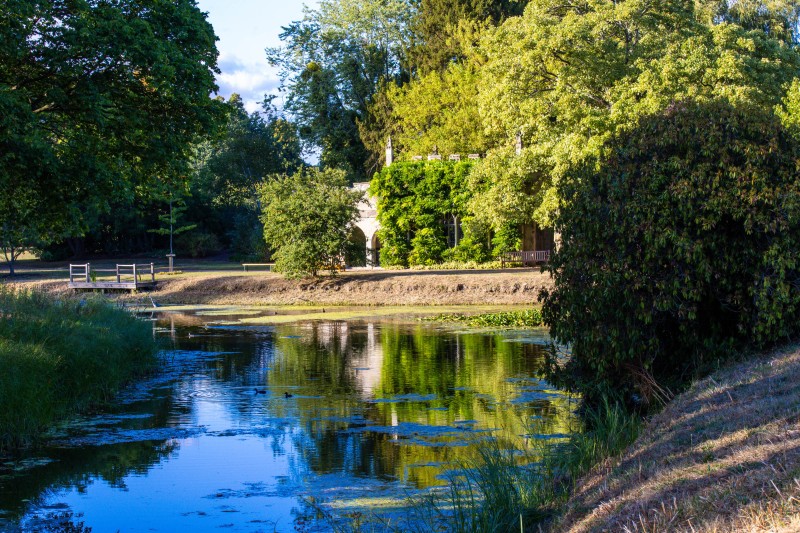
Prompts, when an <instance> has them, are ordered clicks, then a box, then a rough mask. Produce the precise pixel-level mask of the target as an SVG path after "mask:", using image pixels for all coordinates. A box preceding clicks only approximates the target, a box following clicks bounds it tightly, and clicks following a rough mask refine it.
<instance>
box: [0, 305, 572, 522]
mask: <svg viewBox="0 0 800 533" xmlns="http://www.w3.org/2000/svg"><path fill="white" fill-rule="evenodd" d="M239 318H240V317H236V316H220V314H219V313H206V314H204V313H198V312H194V313H174V312H173V313H166V312H165V313H161V314H160V315H158V316H157V317H154V318H153V320H154V322H153V324H154V333H155V334H156V335H157V336H159V337H162V338H164V340H165V343H166V345H167V346H168V347H169V349H167V350H165V352H164V354H163V363H162V365H161V368H160V370H159V371H158V373H157V374H155V375H154V376H151V377H150V378H148V379H147V380H145V381H142V382H139V383H137V384H136V385H134V386H132V387H130V388H128V389H126V390H125V391H124V392H123V393H122V394H120V396H119V398H118V399H117V401H116V402H115V404H114V406H112V407H111V408H108V409H105V410H104V411H103V412H101V413H94V414H91V415H86V416H83V417H80V418H78V419H75V420H71V421H69V422H68V423H66V424H63V425H62V426H60V427H59V428H57V429H56V430H55V431H53V432H52V434H51V435H50V436H49V437H48V443H47V445H46V446H45V447H44V448H43V449H40V450H38V451H37V452H36V453H35V454H34V455H32V456H29V457H25V458H23V459H22V460H19V461H15V462H9V463H6V464H4V465H0V530H3V531H6V530H7V531H36V530H47V527H52V528H54V529H53V530H58V528H57V527H55V526H56V525H57V524H59V523H63V524H66V526H65V528H62V530H69V529H68V528H69V527H73V526H79V525H81V524H83V526H84V527H86V528H92V531H94V532H96V533H97V532H106V531H123V532H128V531H217V530H220V529H221V530H227V531H247V532H251V531H252V532H255V531H269V532H271V531H296V530H300V531H325V530H328V529H330V527H331V522H330V520H336V519H337V517H338V518H341V517H350V518H349V519H351V520H352V517H354V516H372V515H378V516H383V517H384V518H383V520H384V521H385V522H386V521H388V522H391V521H392V520H394V521H395V523H399V521H402V518H400V516H401V515H402V514H403V513H405V514H406V515H407V514H408V513H407V510H406V509H405V508H406V507H407V505H408V498H409V497H410V496H414V495H417V494H420V493H421V492H423V491H426V490H435V487H436V486H441V485H442V484H444V483H446V481H445V478H446V477H447V472H448V471H450V470H452V469H454V468H457V467H458V466H459V465H461V464H463V461H464V460H465V459H467V458H468V457H469V456H470V454H471V453H473V451H474V450H473V448H474V446H475V445H476V443H478V442H480V441H481V439H489V438H494V439H499V440H500V441H501V442H502V443H504V445H508V446H509V447H511V446H524V445H525V443H526V440H527V439H532V438H533V439H537V440H542V439H544V440H549V439H554V440H555V439H559V438H563V437H564V436H565V435H567V434H568V433H569V432H570V430H571V428H572V426H573V415H572V413H573V410H574V408H575V403H574V401H572V400H570V399H569V398H568V397H567V396H565V395H563V394H561V393H560V392H558V391H554V390H552V387H550V386H549V385H548V384H547V383H546V382H544V381H543V380H542V377H541V372H540V365H541V360H542V353H543V350H544V346H545V344H546V343H547V338H546V336H545V333H544V332H543V331H537V330H534V331H506V332H484V331H479V332H476V331H472V332H470V331H457V330H454V329H452V328H449V327H444V326H441V325H437V324H432V323H428V322H419V321H414V320H406V321H397V320H387V319H379V320H375V321H372V320H369V319H360V320H351V321H348V320H337V321H322V320H317V321H304V322H300V323H292V324H281V325H246V324H242V323H240V322H238V319H239ZM250 322H252V320H251V321H250ZM531 427H535V428H536V430H535V434H531ZM392 513H394V516H393V515H392ZM385 517H389V518H385ZM345 519H348V518H345ZM385 522H384V523H385ZM73 530H77V529H73Z"/></svg>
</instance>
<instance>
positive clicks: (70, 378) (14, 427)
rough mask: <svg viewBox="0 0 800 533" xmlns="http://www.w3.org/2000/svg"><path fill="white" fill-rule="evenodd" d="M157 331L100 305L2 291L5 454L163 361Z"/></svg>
mask: <svg viewBox="0 0 800 533" xmlns="http://www.w3.org/2000/svg"><path fill="white" fill-rule="evenodd" d="M155 354H156V342H155V340H154V339H153V334H152V329H151V326H150V325H149V324H147V323H145V322H142V321H139V320H136V318H134V317H133V316H131V314H130V313H129V312H127V311H125V310H122V309H116V308H114V307H112V306H110V305H109V304H108V303H106V302H103V301H100V300H91V299H89V300H81V301H72V300H52V299H49V298H47V297H46V296H44V295H42V294H38V293H33V292H12V291H9V290H5V289H0V368H2V369H3V371H2V372H0V453H3V452H8V451H10V450H12V449H16V448H19V447H23V446H26V445H29V444H31V443H32V442H34V441H35V440H36V438H37V436H39V435H40V434H41V432H42V431H43V430H44V429H46V428H47V427H48V426H50V425H51V424H52V423H53V422H54V421H56V420H57V419H59V418H61V417H64V416H67V415H69V414H71V413H74V412H77V411H81V410H85V409H87V408H89V407H91V406H92V405H96V404H98V403H101V402H104V401H106V400H108V399H109V398H110V397H111V396H112V395H113V394H114V393H115V392H116V391H117V390H118V388H119V387H120V386H121V385H122V384H124V383H125V382H126V381H128V380H130V379H131V378H132V377H133V376H135V375H137V374H141V373H144V372H146V371H147V370H149V369H151V368H152V367H153V365H154V364H155V360H156V358H155Z"/></svg>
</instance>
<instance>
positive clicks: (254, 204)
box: [188, 94, 303, 261]
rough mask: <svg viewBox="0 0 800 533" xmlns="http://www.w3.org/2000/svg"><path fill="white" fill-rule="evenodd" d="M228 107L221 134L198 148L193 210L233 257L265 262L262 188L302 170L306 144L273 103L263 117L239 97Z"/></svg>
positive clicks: (202, 224)
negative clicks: (278, 175) (273, 179)
mask: <svg viewBox="0 0 800 533" xmlns="http://www.w3.org/2000/svg"><path fill="white" fill-rule="evenodd" d="M225 108H226V110H227V112H228V121H227V124H226V126H225V127H224V128H223V129H222V131H221V132H220V135H219V136H218V137H216V138H214V139H211V140H209V141H206V142H205V143H203V144H202V145H200V146H199V147H198V149H197V156H196V158H195V161H194V164H195V166H196V170H195V172H194V173H193V175H192V179H191V186H190V191H191V193H192V196H191V198H189V199H188V205H189V206H190V207H191V208H192V211H193V212H194V213H195V217H197V215H196V214H198V213H202V217H197V218H195V220H196V221H197V222H198V223H199V224H200V225H201V229H202V230H204V231H207V232H208V231H210V232H213V233H214V234H216V235H217V236H219V237H220V238H222V239H223V241H225V243H226V244H228V245H229V249H230V251H231V254H232V256H234V257H237V258H242V259H248V258H249V259H253V260H261V261H263V260H264V259H265V258H266V255H267V250H266V244H265V243H264V237H263V230H262V227H261V223H260V221H259V218H258V217H259V215H260V212H261V211H260V200H259V194H258V187H259V186H260V184H261V183H263V182H264V180H266V179H268V178H269V176H271V175H273V174H276V173H281V172H286V173H294V172H296V171H297V170H298V169H299V168H301V167H302V165H303V160H302V158H301V147H300V139H299V138H298V136H297V130H296V128H295V126H294V125H293V124H291V123H290V122H288V121H287V120H286V119H284V118H282V117H281V116H279V114H278V113H277V112H276V110H275V109H274V108H273V107H272V105H271V102H270V101H269V100H267V101H265V102H264V106H263V112H258V111H256V112H254V113H248V112H247V110H245V108H244V104H243V103H242V100H241V98H240V97H239V96H238V95H236V94H234V95H232V96H231V98H230V100H229V101H228V102H226V104H225Z"/></svg>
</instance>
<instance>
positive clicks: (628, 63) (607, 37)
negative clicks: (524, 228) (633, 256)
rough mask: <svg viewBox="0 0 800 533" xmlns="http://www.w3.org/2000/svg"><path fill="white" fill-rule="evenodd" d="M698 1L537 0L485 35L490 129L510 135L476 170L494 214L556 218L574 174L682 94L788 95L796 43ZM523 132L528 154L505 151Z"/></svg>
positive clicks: (484, 105) (544, 222)
mask: <svg viewBox="0 0 800 533" xmlns="http://www.w3.org/2000/svg"><path fill="white" fill-rule="evenodd" d="M710 3H711V2H706V4H710ZM743 3H747V2H735V3H731V4H736V5H741V4H743ZM695 4H696V3H695V2H685V1H666V2H657V3H653V2H650V1H649V0H624V1H611V0H602V1H597V2H590V3H564V2H561V1H559V0H537V1H532V2H530V3H529V4H528V6H527V8H526V9H525V13H524V14H523V16H521V17H512V18H509V19H507V20H506V21H505V22H504V23H503V24H502V25H500V26H498V27H496V28H493V29H490V30H489V31H488V32H486V33H485V36H484V38H483V39H482V40H481V42H480V48H479V54H480V55H482V56H483V57H484V58H485V59H484V61H483V63H482V67H481V74H480V77H481V80H480V81H479V87H480V92H479V97H478V105H479V109H480V112H481V117H482V123H483V125H484V128H485V129H486V130H487V131H486V135H488V136H489V138H497V139H507V141H506V142H505V143H504V145H503V146H498V147H497V148H495V149H493V150H491V152H495V151H497V152H499V153H498V154H497V156H496V157H495V156H494V154H493V153H490V154H489V156H488V157H487V158H486V160H485V165H486V166H487V167H491V168H486V169H483V168H478V169H476V172H475V176H476V177H480V178H481V183H480V184H476V185H478V186H477V187H476V196H475V199H476V200H475V201H476V202H478V203H480V204H481V205H484V206H486V208H487V211H488V213H487V214H488V215H489V216H490V217H491V218H492V219H493V220H498V219H502V220H506V221H512V220H513V221H515V222H517V223H518V222H519V221H518V220H516V218H515V217H516V216H517V214H518V213H522V214H524V215H525V216H526V217H532V218H533V219H534V220H535V221H536V222H538V223H539V224H540V225H541V226H545V227H546V226H549V225H550V224H551V220H552V217H553V216H554V214H555V212H556V210H557V208H558V194H557V187H558V181H559V180H560V179H562V177H563V176H564V175H565V173H566V172H568V171H569V170H570V169H571V168H572V167H573V165H574V164H575V163H579V162H581V161H584V160H591V159H593V158H596V157H598V156H600V155H601V153H602V150H603V146H604V145H605V143H606V142H607V141H608V139H610V138H612V137H613V136H614V135H616V134H618V133H620V132H622V131H626V130H629V129H631V128H633V127H635V126H636V124H637V123H638V120H639V118H640V117H642V116H647V115H650V114H653V113H656V112H658V111H660V110H663V109H665V108H666V107H667V106H668V105H669V104H670V102H672V101H674V100H676V99H684V98H695V99H698V100H709V99H715V98H723V99H726V100H728V101H730V102H731V103H734V104H737V105H738V104H747V105H754V106H757V107H760V108H761V109H771V108H773V107H774V106H775V105H777V104H778V103H779V102H780V101H781V99H782V98H783V95H784V91H785V88H786V87H787V86H788V84H789V82H790V81H791V80H792V79H793V78H794V76H795V74H796V72H797V69H798V66H800V55H798V53H797V49H796V47H793V46H788V45H787V44H786V42H785V41H783V40H781V39H777V38H773V36H772V34H771V33H769V32H764V31H759V30H754V29H751V28H750V27H742V26H739V25H737V24H735V22H736V20H738V19H736V18H735V17H734V18H733V19H731V18H730V17H727V18H726V17H721V18H720V17H715V16H711V15H707V13H706V12H705V11H703V10H700V11H698V9H697V8H696V7H695ZM697 4H702V2H698V3H697ZM714 4H715V6H717V7H718V6H719V5H721V4H722V3H721V2H714ZM755 4H763V6H762V7H761V8H759V9H760V10H763V11H764V12H765V13H768V14H769V16H772V15H777V14H778V12H777V11H771V9H772V8H774V7H775V6H774V5H769V6H767V5H766V4H767V3H762V2H755ZM770 4H772V3H770ZM518 132H519V133H521V134H522V136H523V140H524V145H525V148H524V153H523V157H522V158H520V162H519V163H517V162H514V161H515V160H514V159H511V160H509V159H508V158H507V157H504V156H503V152H507V151H508V146H510V145H511V144H512V143H513V138H514V136H515V135H516V134H517V133H518ZM517 165H524V166H523V168H519V169H517V168H515V166H517ZM481 166H482V167H483V165H481ZM528 203H529V204H531V205H526V204H528ZM496 224H497V223H496V222H495V225H496Z"/></svg>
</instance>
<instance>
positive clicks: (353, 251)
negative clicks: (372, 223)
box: [344, 227, 367, 267]
mask: <svg viewBox="0 0 800 533" xmlns="http://www.w3.org/2000/svg"><path fill="white" fill-rule="evenodd" d="M344 262H345V264H346V265H347V266H349V267H364V266H367V236H366V235H364V232H363V231H361V228H359V227H354V228H353V231H351V232H350V236H349V237H348V238H347V250H346V251H345V257H344Z"/></svg>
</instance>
